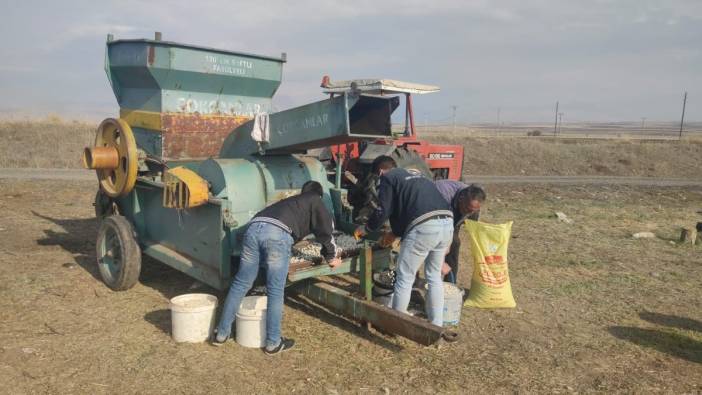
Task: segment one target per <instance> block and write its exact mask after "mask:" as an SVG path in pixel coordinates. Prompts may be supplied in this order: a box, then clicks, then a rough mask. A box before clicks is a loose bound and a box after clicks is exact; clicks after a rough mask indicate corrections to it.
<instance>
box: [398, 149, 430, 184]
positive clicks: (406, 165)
mask: <svg viewBox="0 0 702 395" xmlns="http://www.w3.org/2000/svg"><path fill="white" fill-rule="evenodd" d="M390 156H392V158H393V159H395V162H396V163H397V167H401V168H403V169H414V170H418V171H419V172H421V173H422V175H423V176H424V177H427V178H429V179H430V180H433V179H434V173H432V171H431V169H430V168H429V165H428V164H427V162H425V161H424V159H422V157H421V156H420V155H419V154H418V153H417V151H414V150H411V149H408V148H405V147H397V148H396V149H395V151H393V152H392V154H391V155H390Z"/></svg>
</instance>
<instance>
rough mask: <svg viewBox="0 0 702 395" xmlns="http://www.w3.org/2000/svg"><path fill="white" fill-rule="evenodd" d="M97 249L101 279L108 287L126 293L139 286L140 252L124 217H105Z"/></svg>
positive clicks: (96, 245) (101, 225) (96, 244)
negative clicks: (137, 284) (125, 291)
mask: <svg viewBox="0 0 702 395" xmlns="http://www.w3.org/2000/svg"><path fill="white" fill-rule="evenodd" d="M95 248H96V252H97V264H98V269H99V270H100V276H101V277H102V281H104V282H105V284H107V286H108V287H110V288H112V289H113V290H115V291H124V290H127V289H129V288H131V287H133V286H134V284H136V283H137V281H138V280H139V272H141V249H140V248H139V244H137V242H136V240H135V238H134V231H133V230H132V225H131V224H130V223H129V221H127V219H126V218H124V217H122V216H121V215H111V216H109V217H106V218H105V219H104V220H103V221H102V223H101V224H100V229H99V230H98V237H97V243H95Z"/></svg>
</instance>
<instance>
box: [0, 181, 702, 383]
mask: <svg viewBox="0 0 702 395" xmlns="http://www.w3.org/2000/svg"><path fill="white" fill-rule="evenodd" d="M486 188H487V192H488V199H489V200H488V203H487V205H486V207H485V209H484V213H483V216H482V218H483V219H484V220H485V221H488V222H503V221H507V220H513V221H514V227H513V235H512V239H511V241H510V274H511V278H512V286H513V291H514V295H515V298H516V300H517V308H516V309H507V310H480V309H475V308H465V309H464V310H463V314H462V317H461V322H460V325H459V326H458V327H457V331H458V333H459V334H460V336H461V340H460V341H459V342H457V343H452V344H442V345H438V346H432V347H421V346H418V345H417V344H415V343H412V342H409V341H407V340H404V339H402V338H394V337H390V336H385V335H382V334H379V333H376V332H370V333H368V332H366V331H365V330H364V329H363V328H362V327H360V326H358V325H357V324H354V323H351V322H349V321H346V320H344V319H341V318H339V317H337V316H334V315H331V314H329V313H327V312H325V311H324V310H320V309H318V308H315V307H314V306H311V305H309V304H307V303H304V301H302V302H301V301H298V300H288V301H287V302H286V307H285V313H284V314H285V319H284V322H283V333H284V334H285V335H288V336H291V337H293V338H295V339H296V340H297V346H296V348H295V349H294V350H292V351H290V352H287V353H284V354H282V355H280V356H277V357H276V358H269V357H266V356H265V355H263V353H261V352H260V351H259V350H255V349H254V350H252V349H244V348H242V347H239V346H237V345H236V344H234V343H228V344H227V345H225V346H224V347H221V348H215V347H212V346H209V345H207V344H175V343H174V342H173V341H172V340H171V338H170V315H169V311H168V299H169V298H171V297H173V296H175V295H179V294H183V293H189V292H210V293H213V294H215V295H218V296H219V297H220V300H222V299H221V298H222V297H223V296H224V295H223V294H222V293H218V292H216V291H214V290H212V289H209V288H207V287H195V288H192V285H193V281H192V280H191V279H190V278H188V277H187V276H185V275H183V274H180V273H179V272H176V271H174V270H171V269H169V268H167V267H165V266H163V265H161V264H159V263H156V262H154V261H152V260H148V259H146V260H145V262H144V267H143V271H142V275H141V278H140V282H139V283H138V284H137V285H136V286H135V287H134V288H133V289H131V290H129V291H126V292H112V291H110V290H109V289H108V288H107V287H106V286H104V285H103V284H102V282H101V281H100V279H99V274H98V272H97V269H96V265H95V252H94V249H95V246H94V240H95V236H96V228H97V223H96V221H95V219H94V218H93V208H92V206H91V203H92V198H93V196H94V193H95V185H94V182H89V181H88V182H70V183H67V182H59V181H30V180H27V181H11V180H0V321H1V322H2V323H3V324H2V325H0V392H2V393H94V394H100V393H232V392H234V393H241V392H247V393H315V394H316V393H326V394H330V393H331V394H335V393H339V394H341V393H360V394H376V393H377V394H387V393H392V394H394V393H412V394H416V393H437V392H438V393H482V392H490V393H513V392H527V393H532V392H538V393H595V392H596V393H613V392H617V393H699V392H701V391H702V380H700V378H701V377H702V255H701V254H700V253H701V252H702V250H701V248H702V247H700V246H692V245H681V244H678V243H676V242H675V240H676V239H677V236H678V234H679V229H680V227H681V226H688V227H689V226H694V223H695V222H696V221H697V220H699V218H700V215H699V214H698V213H697V211H698V210H700V209H701V207H700V206H701V202H702V189H700V188H684V189H681V188H652V187H646V188H638V187H616V186H567V187H566V186H559V187H549V186H539V185H529V186H510V185H487V186H486ZM49 197H50V198H49ZM555 211H562V212H564V213H566V215H568V217H570V218H571V219H573V220H574V223H573V224H567V223H564V222H560V221H558V220H557V219H556V218H555V217H554V212H555ZM640 231H651V232H653V233H654V234H655V235H656V236H657V237H656V238H654V239H640V240H637V239H633V238H632V237H631V235H632V233H634V232H640ZM469 262H470V258H469V251H468V250H467V249H464V250H463V251H462V263H461V265H462V267H461V270H460V272H459V283H460V284H462V285H464V286H467V285H468V284H469V283H470V277H471V273H470V272H471V270H470V269H469V267H470V263H469Z"/></svg>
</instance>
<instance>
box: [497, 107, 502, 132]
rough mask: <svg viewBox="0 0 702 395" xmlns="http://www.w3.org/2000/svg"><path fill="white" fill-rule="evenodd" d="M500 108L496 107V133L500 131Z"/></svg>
mask: <svg viewBox="0 0 702 395" xmlns="http://www.w3.org/2000/svg"><path fill="white" fill-rule="evenodd" d="M500 110H501V108H500V107H497V132H498V133H499V131H500Z"/></svg>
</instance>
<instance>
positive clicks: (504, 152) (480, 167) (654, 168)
mask: <svg viewBox="0 0 702 395" xmlns="http://www.w3.org/2000/svg"><path fill="white" fill-rule="evenodd" d="M422 137H423V138H426V139H427V140H429V141H432V142H434V143H441V144H460V145H463V147H464V152H465V161H464V172H463V174H464V178H465V179H467V180H470V175H471V174H475V175H533V176H546V175H566V176H567V175H594V176H597V175H599V176H639V177H642V176H643V177H672V178H692V179H699V178H702V174H700V173H699V158H700V157H701V156H702V142H699V141H689V140H686V141H682V142H678V141H656V140H599V139H598V140H594V139H553V138H515V137H511V138H510V137H505V138H496V137H491V138H487V137H466V136H465V135H462V134H458V133H457V134H456V135H452V134H451V133H446V134H436V135H434V134H430V135H427V136H422Z"/></svg>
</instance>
